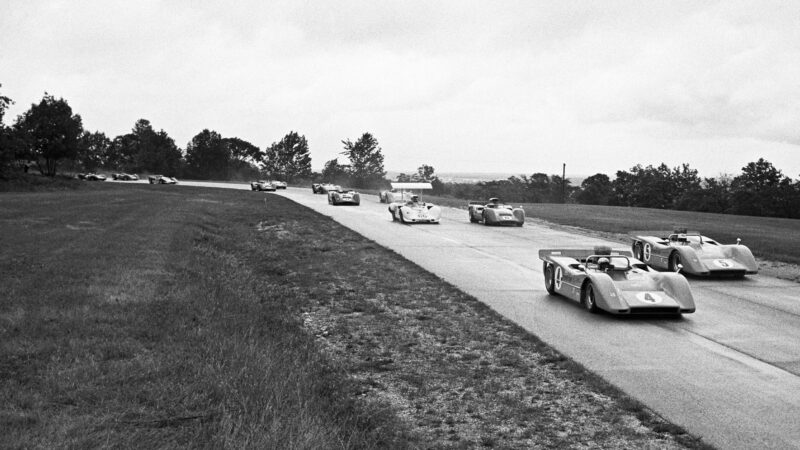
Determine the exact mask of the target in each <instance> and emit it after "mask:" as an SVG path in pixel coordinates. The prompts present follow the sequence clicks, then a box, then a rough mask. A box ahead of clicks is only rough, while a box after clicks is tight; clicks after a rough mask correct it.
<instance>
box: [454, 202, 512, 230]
mask: <svg viewBox="0 0 800 450" xmlns="http://www.w3.org/2000/svg"><path fill="white" fill-rule="evenodd" d="M467 209H468V211H469V221H470V222H472V223H478V222H483V224H484V225H509V226H517V227H521V226H522V224H524V223H525V210H523V209H522V207H519V208H515V207H513V206H510V205H506V204H504V203H501V202H500V199H499V198H496V197H492V198H490V199H489V202H488V203H483V202H469V207H468V208H467Z"/></svg>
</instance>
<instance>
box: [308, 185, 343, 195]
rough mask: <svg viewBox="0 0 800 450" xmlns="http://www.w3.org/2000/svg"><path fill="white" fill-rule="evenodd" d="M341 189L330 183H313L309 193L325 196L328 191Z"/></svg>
mask: <svg viewBox="0 0 800 450" xmlns="http://www.w3.org/2000/svg"><path fill="white" fill-rule="evenodd" d="M341 189H342V187H341V186H339V185H337V184H332V183H314V184H312V185H311V191H312V192H314V193H315V194H325V195H327V194H328V192H329V191H336V190H341Z"/></svg>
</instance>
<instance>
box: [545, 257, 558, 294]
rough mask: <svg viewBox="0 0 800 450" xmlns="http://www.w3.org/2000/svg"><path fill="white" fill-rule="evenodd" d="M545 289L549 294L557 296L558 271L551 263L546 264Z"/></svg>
mask: <svg viewBox="0 0 800 450" xmlns="http://www.w3.org/2000/svg"><path fill="white" fill-rule="evenodd" d="M544 288H545V289H547V293H548V294H550V295H555V294H556V271H555V269H554V268H553V265H552V264H549V263H544Z"/></svg>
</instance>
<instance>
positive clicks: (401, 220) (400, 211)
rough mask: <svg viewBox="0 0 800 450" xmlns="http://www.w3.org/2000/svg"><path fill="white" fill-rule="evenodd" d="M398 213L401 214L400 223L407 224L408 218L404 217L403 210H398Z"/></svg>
mask: <svg viewBox="0 0 800 450" xmlns="http://www.w3.org/2000/svg"><path fill="white" fill-rule="evenodd" d="M397 212H398V213H399V214H400V223H406V218H405V217H403V210H402V209H400V208H397Z"/></svg>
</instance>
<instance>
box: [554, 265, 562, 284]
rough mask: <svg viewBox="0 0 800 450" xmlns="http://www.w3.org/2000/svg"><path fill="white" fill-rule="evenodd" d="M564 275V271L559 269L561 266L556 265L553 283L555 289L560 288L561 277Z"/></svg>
mask: <svg viewBox="0 0 800 450" xmlns="http://www.w3.org/2000/svg"><path fill="white" fill-rule="evenodd" d="M563 276H564V273H563V272H562V271H561V266H558V267H556V276H555V283H554V284H555V285H556V290H559V289H561V278H562V277H563Z"/></svg>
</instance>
